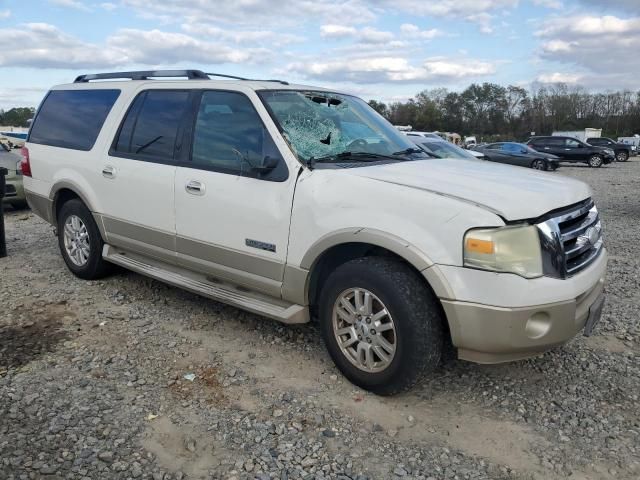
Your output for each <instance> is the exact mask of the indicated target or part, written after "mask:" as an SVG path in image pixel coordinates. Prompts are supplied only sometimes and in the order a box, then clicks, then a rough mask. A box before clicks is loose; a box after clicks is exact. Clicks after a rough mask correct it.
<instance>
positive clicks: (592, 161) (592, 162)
mask: <svg viewBox="0 0 640 480" xmlns="http://www.w3.org/2000/svg"><path fill="white" fill-rule="evenodd" d="M603 163H604V160H603V159H602V157H601V156H600V155H592V156H591V157H590V158H589V166H590V167H592V168H600V167H601V166H602V164H603Z"/></svg>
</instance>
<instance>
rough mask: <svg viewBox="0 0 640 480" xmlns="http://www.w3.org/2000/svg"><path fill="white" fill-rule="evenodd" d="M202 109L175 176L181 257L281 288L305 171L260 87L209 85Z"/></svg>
mask: <svg viewBox="0 0 640 480" xmlns="http://www.w3.org/2000/svg"><path fill="white" fill-rule="evenodd" d="M195 111H196V115H195V120H194V122H193V127H192V128H193V131H192V133H191V137H192V138H193V141H192V148H191V155H190V158H189V161H188V162H187V163H186V164H185V165H184V166H179V167H178V169H177V171H176V177H175V192H176V199H175V210H176V232H177V237H176V250H177V254H178V255H177V256H178V259H179V261H180V262H182V263H183V264H184V266H186V267H188V268H191V269H194V270H197V271H200V272H202V273H205V274H207V275H210V276H211V277H214V278H217V279H221V280H226V281H230V282H232V283H236V284H240V285H245V286H246V287H248V288H251V289H255V290H258V291H261V292H264V293H267V294H269V295H273V296H279V295H280V289H281V285H282V279H283V274H284V265H285V261H286V257H287V246H288V237H289V224H290V218H291V206H292V203H293V193H294V188H295V184H296V178H297V171H296V170H294V169H293V168H294V167H293V166H292V167H291V168H292V171H289V166H288V165H287V163H286V162H285V160H284V158H283V156H282V155H281V153H280V150H279V148H278V147H277V146H276V143H275V141H274V137H276V138H277V136H278V135H279V134H278V131H277V129H276V127H275V125H274V124H273V122H272V120H271V118H270V117H269V115H268V113H267V111H266V109H265V108H264V106H262V104H261V103H260V100H259V99H258V97H257V95H256V94H255V92H253V91H246V92H245V91H223V90H207V91H204V92H202V93H201V95H200V96H199V98H198V99H197V100H196V101H195ZM279 141H280V146H281V147H284V148H286V146H285V145H284V142H283V141H282V140H281V139H280V140H279ZM268 164H270V165H271V166H272V167H273V168H268V167H266V165H268Z"/></svg>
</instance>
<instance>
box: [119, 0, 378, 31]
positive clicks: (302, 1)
mask: <svg viewBox="0 0 640 480" xmlns="http://www.w3.org/2000/svg"><path fill="white" fill-rule="evenodd" d="M122 3H123V4H124V5H126V6H129V7H132V8H134V9H135V10H137V11H138V12H139V13H141V14H144V15H145V16H147V17H148V16H151V15H156V16H158V17H160V18H162V19H163V20H169V21H171V19H175V18H176V17H179V18H181V21H185V20H186V21H187V22H189V23H191V22H193V23H227V24H233V25H236V26H237V25H254V26H255V25H261V26H264V25H267V24H268V25H278V26H282V25H283V24H288V25H291V24H296V25H297V24H299V23H300V21H302V22H308V21H313V22H317V21H318V20H325V21H335V19H340V22H341V23H353V24H356V23H365V22H369V21H372V20H374V19H375V18H376V15H375V13H374V11H373V10H372V9H371V8H370V7H369V5H368V4H367V2H365V1H363V0H342V1H339V0H325V1H316V0H245V1H237V2H234V1H229V2H217V1H211V0H209V1H208V0H163V1H162V2H158V1H155V0H122Z"/></svg>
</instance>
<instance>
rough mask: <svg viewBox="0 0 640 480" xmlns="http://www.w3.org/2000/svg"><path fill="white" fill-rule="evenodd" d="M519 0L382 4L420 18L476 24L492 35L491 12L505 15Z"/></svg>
mask: <svg viewBox="0 0 640 480" xmlns="http://www.w3.org/2000/svg"><path fill="white" fill-rule="evenodd" d="M518 2H519V0H439V1H424V0H383V1H382V2H380V3H382V4H383V5H384V6H385V7H387V8H388V9H390V10H397V9H399V10H403V11H405V12H406V13H410V14H413V15H418V16H425V17H446V18H455V19H462V20H465V21H467V22H471V23H476V24H478V25H479V27H480V31H481V32H482V33H492V32H493V27H492V26H491V21H492V19H493V18H494V15H492V14H491V13H490V12H500V13H504V12H506V11H508V9H509V8H515V7H517V6H518Z"/></svg>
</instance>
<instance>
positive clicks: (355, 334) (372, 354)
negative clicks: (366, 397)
mask: <svg viewBox="0 0 640 480" xmlns="http://www.w3.org/2000/svg"><path fill="white" fill-rule="evenodd" d="M332 324H333V333H334V335H335V338H336V341H337V342H338V346H339V347H340V350H341V351H342V354H343V355H344V356H345V357H346V358H347V359H348V360H349V361H350V362H351V363H352V364H353V365H354V366H355V367H357V368H359V369H360V370H362V371H364V372H368V373H376V372H381V371H383V370H384V369H386V368H387V367H388V366H389V365H390V364H391V362H392V361H393V357H394V356H395V354H396V346H397V336H396V327H395V324H394V322H393V318H392V317H391V314H390V313H389V311H388V310H387V308H386V307H385V305H384V304H383V303H382V302H381V301H380V299H379V298H378V297H377V296H375V295H374V294H373V293H371V292H370V291H369V290H365V289H364V288H350V289H347V290H344V291H343V292H342V293H341V294H340V295H338V298H337V300H336V302H335V304H334V306H333V313H332Z"/></svg>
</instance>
